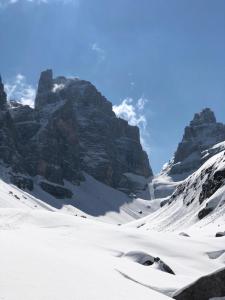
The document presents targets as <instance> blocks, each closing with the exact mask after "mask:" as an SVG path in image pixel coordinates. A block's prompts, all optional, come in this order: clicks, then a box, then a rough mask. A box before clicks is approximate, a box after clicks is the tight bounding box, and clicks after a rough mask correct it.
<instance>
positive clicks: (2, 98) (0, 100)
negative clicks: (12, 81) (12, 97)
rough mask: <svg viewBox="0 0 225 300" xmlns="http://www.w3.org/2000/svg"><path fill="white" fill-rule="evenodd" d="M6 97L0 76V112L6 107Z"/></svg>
mask: <svg viewBox="0 0 225 300" xmlns="http://www.w3.org/2000/svg"><path fill="white" fill-rule="evenodd" d="M6 98H7V96H6V92H5V91H4V85H3V83H2V78H1V76H0V110H4V109H6V107H7V99H6Z"/></svg>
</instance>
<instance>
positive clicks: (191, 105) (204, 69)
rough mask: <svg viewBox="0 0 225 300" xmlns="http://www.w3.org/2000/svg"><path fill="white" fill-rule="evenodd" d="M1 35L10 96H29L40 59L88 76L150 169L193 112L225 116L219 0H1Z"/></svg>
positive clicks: (0, 62)
mask: <svg viewBox="0 0 225 300" xmlns="http://www.w3.org/2000/svg"><path fill="white" fill-rule="evenodd" d="M0 41H1V43H0V73H1V74H2V77H3V81H4V82H5V84H6V88H7V91H8V94H9V96H10V97H11V98H12V97H15V98H20V99H22V101H23V102H24V103H26V104H29V103H31V100H32V99H33V98H34V96H35V89H36V86H37V82H38V78H39V74H40V72H41V71H42V70H45V69H47V68H51V69H53V72H54V75H55V76H58V75H65V76H78V77H80V78H82V79H85V80H89V81H91V82H92V83H93V84H94V85H95V86H96V87H97V89H98V90H99V91H100V92H101V93H102V94H104V96H106V98H107V99H108V100H110V101H111V102H112V103H113V105H114V110H115V112H116V113H117V114H118V115H119V116H122V117H124V118H126V119H128V121H129V122H130V123H131V124H132V125H135V124H136V125H138V126H139V127H140V129H141V137H142V144H143V146H144V148H145V149H146V150H147V152H148V154H149V159H150V163H151V165H152V167H153V170H154V172H155V173H157V172H158V171H159V170H160V169H161V168H162V165H163V164H164V163H166V162H167V161H168V160H169V159H170V158H171V157H172V156H173V153H174V152H175V150H176V148H177V144H178V143H179V141H180V140H181V138H182V135H183V131H184V127H185V126H186V125H188V123H189V121H190V120H191V119H192V118H193V115H194V113H196V112H199V111H201V110H202V109H203V108H205V107H210V108H211V109H213V110H214V112H215V114H216V117H217V119H218V121H220V122H224V123H225V0H216V1H215V0H114V1H109V0H0Z"/></svg>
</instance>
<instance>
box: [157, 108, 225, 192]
mask: <svg viewBox="0 0 225 300" xmlns="http://www.w3.org/2000/svg"><path fill="white" fill-rule="evenodd" d="M224 141H225V125H224V124H222V123H219V122H217V121H216V117H215V115H214V112H213V111H211V110H210V109H209V108H205V109H203V110H202V111H201V112H200V113H196V114H195V115H194V118H193V120H192V121H191V122H190V124H189V125H188V126H187V127H185V130H184V135H183V138H182V140H181V142H180V143H179V145H178V147H177V150H176V152H175V154H174V157H173V158H172V159H171V160H170V161H169V162H168V163H167V164H166V165H165V166H164V167H163V169H162V171H161V172H160V174H159V175H157V176H155V177H154V178H153V180H152V186H153V189H154V196H155V198H164V197H167V196H170V195H171V194H172V193H173V191H174V190H175V188H176V187H177V186H178V185H179V184H180V183H181V181H182V180H184V179H185V178H187V177H188V176H189V175H190V174H192V173H194V172H195V171H196V170H197V169H198V168H199V167H200V166H201V165H202V164H204V162H206V161H207V160H208V159H209V158H210V157H212V156H213V155H215V154H216V153H219V152H221V151H222V150H223V149H225V144H224Z"/></svg>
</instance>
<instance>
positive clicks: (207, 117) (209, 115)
mask: <svg viewBox="0 0 225 300" xmlns="http://www.w3.org/2000/svg"><path fill="white" fill-rule="evenodd" d="M209 123H216V117H215V114H214V112H213V111H212V110H211V109H210V108H205V109H203V110H202V111H201V112H200V113H196V114H195V115H194V118H193V120H192V121H191V122H190V126H198V125H202V124H209Z"/></svg>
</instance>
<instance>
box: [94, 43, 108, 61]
mask: <svg viewBox="0 0 225 300" xmlns="http://www.w3.org/2000/svg"><path fill="white" fill-rule="evenodd" d="M91 50H92V51H94V52H96V54H97V55H98V60H99V62H102V61H103V60H105V50H104V49H102V48H100V47H99V45H98V44H97V43H93V44H92V45H91Z"/></svg>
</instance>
